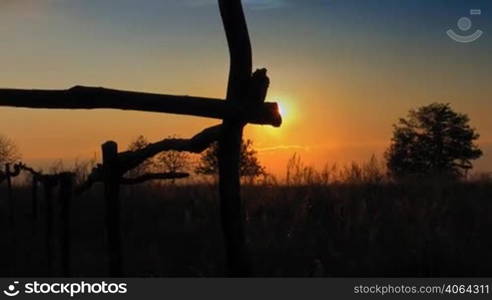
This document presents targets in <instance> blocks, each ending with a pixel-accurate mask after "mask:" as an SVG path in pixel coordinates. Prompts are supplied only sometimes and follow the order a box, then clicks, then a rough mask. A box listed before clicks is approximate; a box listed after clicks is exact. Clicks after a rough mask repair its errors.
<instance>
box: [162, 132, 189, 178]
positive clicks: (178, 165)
mask: <svg viewBox="0 0 492 300" xmlns="http://www.w3.org/2000/svg"><path fill="white" fill-rule="evenodd" d="M175 138H177V137H176V136H170V137H169V139H175ZM189 160H190V157H189V155H188V153H187V152H183V151H173V150H171V151H164V152H162V153H161V154H159V155H158V156H157V157H156V159H155V162H154V163H155V165H156V168H157V169H158V170H159V172H165V173H179V172H186V170H187V169H188V166H189ZM171 182H172V183H174V182H175V180H174V179H172V180H171Z"/></svg>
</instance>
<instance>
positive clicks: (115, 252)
mask: <svg viewBox="0 0 492 300" xmlns="http://www.w3.org/2000/svg"><path fill="white" fill-rule="evenodd" d="M102 158H103V180H104V197H105V202H106V234H107V241H108V257H109V273H110V276H111V277H121V276H122V253H121V251H122V250H121V244H122V241H121V231H120V218H121V212H120V210H121V204H120V200H119V189H120V187H119V185H120V183H119V181H120V174H119V169H120V166H119V165H118V144H116V143H115V142H113V141H109V142H106V143H104V144H103V145H102Z"/></svg>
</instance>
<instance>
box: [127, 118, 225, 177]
mask: <svg viewBox="0 0 492 300" xmlns="http://www.w3.org/2000/svg"><path fill="white" fill-rule="evenodd" d="M221 128H222V126H221V125H217V126H213V127H210V128H207V129H205V130H203V131H202V132H200V133H198V134H197V135H195V136H194V137H192V138H191V139H164V140H162V141H160V142H157V143H153V144H150V145H148V146H147V147H145V148H143V149H141V150H137V151H127V152H122V153H120V154H118V159H119V160H120V165H121V166H124V167H125V169H124V170H121V172H122V173H125V172H127V171H129V170H131V169H133V168H136V167H137V166H138V165H140V164H141V163H142V162H144V161H145V160H147V159H149V158H151V157H153V156H155V155H157V154H159V153H160V152H163V151H170V150H173V151H187V152H192V153H200V152H202V151H204V150H205V149H207V148H208V147H209V146H210V145H211V144H212V143H213V142H215V141H217V140H218V138H219V136H220V131H221Z"/></svg>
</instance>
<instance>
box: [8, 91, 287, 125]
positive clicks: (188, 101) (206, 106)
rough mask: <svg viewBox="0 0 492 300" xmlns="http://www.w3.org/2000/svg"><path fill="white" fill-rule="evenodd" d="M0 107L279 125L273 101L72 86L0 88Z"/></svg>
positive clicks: (275, 105)
mask: <svg viewBox="0 0 492 300" xmlns="http://www.w3.org/2000/svg"><path fill="white" fill-rule="evenodd" d="M0 106H14V107H27V108H52V109H101V108H102V109H104V108H106V109H122V110H136V111H146V112H159V113H172V114H181V115H193V116H199V117H208V118H215V119H224V118H232V119H236V118H239V119H244V120H245V121H247V122H249V123H254V124H262V125H273V126H276V127H278V126H280V124H281V123H282V118H281V116H280V114H279V111H278V105H277V103H264V104H263V105H261V106H259V107H258V110H257V111H252V110H251V109H250V108H246V107H244V108H242V107H241V106H239V105H232V104H231V103H228V102H226V101H223V100H220V99H212V98H204V97H190V96H173V95H164V94H152V93H142V92H131V91H121V90H113V89H106V88H100V87H84V86H75V87H73V88H71V89H68V90H22V89H0Z"/></svg>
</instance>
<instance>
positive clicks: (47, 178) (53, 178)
mask: <svg viewBox="0 0 492 300" xmlns="http://www.w3.org/2000/svg"><path fill="white" fill-rule="evenodd" d="M18 166H19V170H24V171H26V172H29V173H31V175H32V176H34V177H35V178H36V180H37V181H39V182H41V183H42V184H44V185H50V186H55V185H57V184H58V182H59V180H60V178H61V175H60V174H46V175H45V174H42V173H41V172H37V171H35V170H34V169H33V168H31V167H28V166H26V165H24V164H18Z"/></svg>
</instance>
